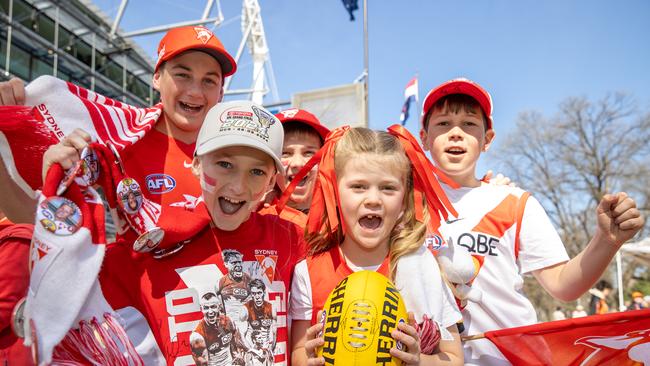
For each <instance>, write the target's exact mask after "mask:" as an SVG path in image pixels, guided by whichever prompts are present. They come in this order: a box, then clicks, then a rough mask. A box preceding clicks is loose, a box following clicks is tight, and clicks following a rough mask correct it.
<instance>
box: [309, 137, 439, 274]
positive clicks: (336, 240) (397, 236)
mask: <svg viewBox="0 0 650 366" xmlns="http://www.w3.org/2000/svg"><path fill="white" fill-rule="evenodd" d="M334 154H335V156H334V169H335V172H336V176H337V179H340V178H341V176H342V174H343V169H344V167H345V165H346V164H347V163H348V162H349V161H350V159H352V158H354V157H358V156H371V157H373V159H374V161H372V160H369V162H368V163H375V164H377V166H378V167H379V166H380V165H379V164H378V161H377V160H380V161H381V163H382V164H381V168H379V169H386V167H387V166H390V168H392V169H396V170H397V171H399V172H400V173H401V174H403V177H404V179H405V195H404V212H403V214H402V216H401V217H400V218H399V219H398V221H397V223H396V224H395V227H394V228H393V230H392V232H391V235H390V238H389V257H390V277H391V279H394V278H395V272H396V268H397V266H396V264H397V261H398V260H399V258H400V257H402V256H404V255H406V254H408V253H411V252H414V251H416V250H417V249H418V248H419V247H420V246H422V243H423V242H424V237H425V235H426V225H425V224H423V223H422V222H419V221H417V220H416V218H415V216H416V215H415V202H414V194H413V191H414V189H413V178H412V174H411V162H410V161H409V159H408V157H407V156H406V153H405V152H404V148H403V147H402V145H401V144H400V142H399V141H398V139H397V138H396V137H395V136H393V135H391V134H389V133H387V132H383V131H372V130H370V129H368V128H352V129H350V130H349V131H347V132H346V133H345V135H344V136H343V137H341V139H340V140H339V141H338V143H337V145H336V149H335V153H334ZM373 155H374V156H373ZM384 163H385V164H384ZM423 205H424V206H425V210H424V220H423V222H427V221H428V220H429V215H428V213H427V211H426V203H423ZM318 227H319V228H320V230H319V231H318V232H316V233H306V241H307V245H308V248H309V252H310V254H318V253H322V252H325V251H327V250H329V249H330V248H332V246H334V245H339V244H340V243H341V242H342V241H343V229H342V226H341V225H339V227H338V230H337V231H336V232H335V233H334V235H333V236H330V235H329V233H330V232H331V228H330V227H329V221H328V219H327V213H326V212H325V213H323V215H322V216H321V217H320V222H319V225H318Z"/></svg>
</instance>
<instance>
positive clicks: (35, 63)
mask: <svg viewBox="0 0 650 366" xmlns="http://www.w3.org/2000/svg"><path fill="white" fill-rule="evenodd" d="M52 70H53V69H52V65H51V64H49V63H47V62H45V61H43V60H39V59H37V58H33V59H32V75H31V79H32V80H33V79H36V78H37V77H39V76H41V75H52Z"/></svg>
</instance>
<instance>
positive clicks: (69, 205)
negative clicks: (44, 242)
mask: <svg viewBox="0 0 650 366" xmlns="http://www.w3.org/2000/svg"><path fill="white" fill-rule="evenodd" d="M36 221H38V222H39V223H40V224H41V225H42V226H43V228H45V230H47V231H49V232H51V233H53V234H55V235H59V236H67V235H72V234H74V233H76V232H77V230H79V228H80V227H81V225H82V223H83V216H82V214H81V210H80V209H79V206H77V205H76V204H75V203H74V202H72V201H70V200H69V199H67V198H64V197H58V196H52V197H48V198H46V199H45V200H43V202H41V203H40V204H39V205H38V210H37V211H36Z"/></svg>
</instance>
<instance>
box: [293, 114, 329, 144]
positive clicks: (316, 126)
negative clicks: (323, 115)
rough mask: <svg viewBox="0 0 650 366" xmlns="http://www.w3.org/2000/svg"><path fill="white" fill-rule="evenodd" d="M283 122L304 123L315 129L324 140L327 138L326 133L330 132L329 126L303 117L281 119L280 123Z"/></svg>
mask: <svg viewBox="0 0 650 366" xmlns="http://www.w3.org/2000/svg"><path fill="white" fill-rule="evenodd" d="M285 123H302V124H305V125H307V126H309V127H311V128H313V129H314V130H316V133H317V134H318V135H319V136H320V137H321V138H322V139H323V141H325V139H326V138H327V135H329V133H330V130H329V128H327V127H325V126H323V125H322V124H320V123H315V122H313V121H309V120H305V119H300V118H292V119H285V120H282V124H285Z"/></svg>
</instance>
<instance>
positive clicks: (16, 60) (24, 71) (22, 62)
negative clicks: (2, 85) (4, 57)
mask: <svg viewBox="0 0 650 366" xmlns="http://www.w3.org/2000/svg"><path fill="white" fill-rule="evenodd" d="M30 59H31V57H30V56H29V53H27V52H25V51H24V50H23V49H22V48H18V47H16V45H15V44H12V45H11V61H10V66H9V72H10V73H12V74H14V75H16V76H18V77H20V78H22V79H25V80H29V63H30Z"/></svg>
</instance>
